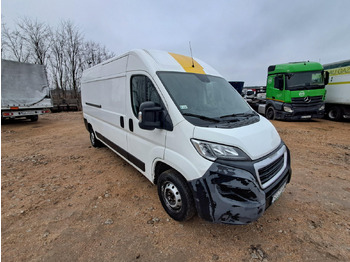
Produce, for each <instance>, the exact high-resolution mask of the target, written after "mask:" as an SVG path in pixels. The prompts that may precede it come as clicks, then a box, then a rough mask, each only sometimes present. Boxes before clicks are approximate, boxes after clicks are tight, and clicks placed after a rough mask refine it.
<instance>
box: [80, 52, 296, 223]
mask: <svg viewBox="0 0 350 262" xmlns="http://www.w3.org/2000/svg"><path fill="white" fill-rule="evenodd" d="M81 93H82V106H83V115H84V122H85V126H86V129H87V130H88V132H89V133H90V141H91V144H92V146H94V147H97V146H100V145H102V144H104V145H106V146H108V147H109V148H110V149H111V150H113V151H114V152H115V153H117V154H118V155H119V156H121V157H122V158H123V159H125V160H126V161H127V162H129V163H130V164H131V165H132V166H134V167H135V168H136V169H137V170H138V171H139V172H141V173H142V174H143V175H145V176H146V177H147V178H148V179H149V180H150V181H151V182H152V183H154V184H156V185H157V188H158V195H159V198H160V201H161V203H162V206H163V207H164V209H165V211H166V212H167V213H168V214H169V216H170V217H172V218H173V219H175V220H178V221H184V220H187V219H190V218H191V217H192V216H193V215H194V214H195V213H196V212H198V214H199V216H200V217H202V218H203V219H206V220H208V221H212V222H217V223H226V224H246V223H250V222H252V221H254V220H256V219H258V218H259V217H260V216H262V214H263V213H264V212H265V210H266V209H267V208H268V207H269V206H270V205H271V204H272V203H274V202H275V201H276V200H277V199H278V198H279V196H280V195H281V194H282V192H283V190H284V188H285V186H286V184H287V183H289V181H290V178H291V166H290V154H289V150H288V148H287V146H286V145H285V144H284V143H283V141H282V140H281V138H280V136H279V135H278V133H277V131H276V129H275V128H274V127H273V125H272V124H271V123H270V121H268V120H266V119H265V118H264V117H261V116H260V115H258V114H257V113H256V112H254V110H252V109H251V107H250V106H249V105H248V104H247V103H246V102H245V101H244V99H243V98H242V97H241V95H240V94H239V93H238V92H237V91H236V90H235V89H234V88H232V86H231V85H230V84H229V83H228V82H227V81H226V80H225V79H224V78H223V77H222V76H221V75H220V74H219V73H218V72H217V71H216V70H215V69H213V68H212V67H210V66H209V65H207V64H205V63H204V62H202V61H200V60H198V59H193V58H191V57H188V56H183V55H178V54H174V53H168V52H165V51H155V50H134V51H131V52H128V53H126V54H124V55H122V56H119V57H115V58H112V59H110V60H107V61H105V62H103V63H101V64H99V65H96V66H94V67H92V68H90V69H87V70H86V71H84V73H83V77H82V86H81Z"/></svg>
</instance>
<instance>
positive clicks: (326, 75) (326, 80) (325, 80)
mask: <svg viewBox="0 0 350 262" xmlns="http://www.w3.org/2000/svg"><path fill="white" fill-rule="evenodd" d="M328 83H329V72H328V71H324V85H328Z"/></svg>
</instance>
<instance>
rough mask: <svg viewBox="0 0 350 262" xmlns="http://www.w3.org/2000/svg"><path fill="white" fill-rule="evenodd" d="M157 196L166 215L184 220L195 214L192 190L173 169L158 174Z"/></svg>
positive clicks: (177, 219)
mask: <svg viewBox="0 0 350 262" xmlns="http://www.w3.org/2000/svg"><path fill="white" fill-rule="evenodd" d="M157 187H158V196H159V199H160V202H161V203H162V206H163V208H164V209H165V211H166V212H167V213H168V215H169V216H170V217H171V218H172V219H174V220H176V221H186V220H189V219H191V218H192V217H193V216H194V215H195V214H196V208H195V205H194V200H193V196H192V192H191V190H190V188H189V186H188V184H187V181H186V180H185V179H184V178H183V177H182V176H181V175H180V174H179V173H178V172H176V171H175V170H173V169H170V170H167V171H164V172H163V173H162V174H160V176H159V178H158V181H157Z"/></svg>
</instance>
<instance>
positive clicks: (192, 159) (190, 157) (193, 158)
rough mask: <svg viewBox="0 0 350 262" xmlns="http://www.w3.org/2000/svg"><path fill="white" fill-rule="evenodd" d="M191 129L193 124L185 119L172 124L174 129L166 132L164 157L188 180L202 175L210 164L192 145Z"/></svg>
mask: <svg viewBox="0 0 350 262" xmlns="http://www.w3.org/2000/svg"><path fill="white" fill-rule="evenodd" d="M193 130H194V127H193V125H191V124H190V123H189V122H187V121H182V122H181V123H179V124H178V125H176V126H174V130H173V131H172V132H168V134H167V138H166V150H165V157H164V158H165V160H166V161H167V163H171V166H173V167H174V169H175V170H177V171H178V172H180V173H181V174H182V175H183V176H184V177H185V178H186V179H187V180H188V181H189V180H193V179H196V178H199V177H202V176H203V174H204V173H205V172H206V171H207V170H208V168H209V167H210V165H211V164H212V162H211V161H209V160H206V159H205V158H203V157H201V156H200V155H199V154H198V153H197V151H196V149H195V148H194V146H193V145H192V143H191V138H193ZM180 137H181V139H179V138H180Z"/></svg>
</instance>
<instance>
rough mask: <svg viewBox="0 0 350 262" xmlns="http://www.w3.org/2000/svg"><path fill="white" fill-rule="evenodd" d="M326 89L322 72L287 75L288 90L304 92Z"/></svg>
mask: <svg viewBox="0 0 350 262" xmlns="http://www.w3.org/2000/svg"><path fill="white" fill-rule="evenodd" d="M320 88H324V79H323V74H322V72H321V71H312V72H299V73H290V74H286V90H292V91H293V90H304V89H320Z"/></svg>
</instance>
